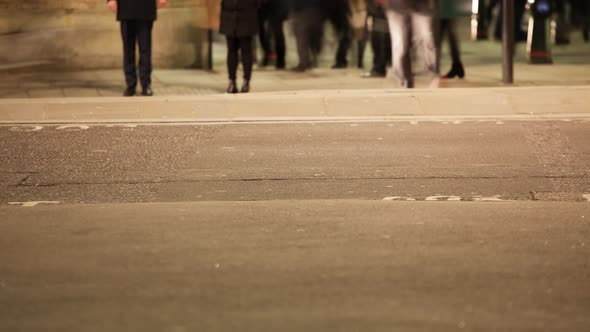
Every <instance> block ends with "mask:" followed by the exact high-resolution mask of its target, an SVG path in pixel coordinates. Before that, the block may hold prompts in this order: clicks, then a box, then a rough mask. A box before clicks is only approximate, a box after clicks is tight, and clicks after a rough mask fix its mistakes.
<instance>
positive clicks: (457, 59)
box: [438, 0, 465, 79]
mask: <svg viewBox="0 0 590 332" xmlns="http://www.w3.org/2000/svg"><path fill="white" fill-rule="evenodd" d="M438 3H439V12H438V17H439V18H440V30H439V33H440V38H438V42H439V46H438V49H439V50H441V49H442V40H443V39H444V37H447V39H448V41H449V50H450V52H451V59H452V65H451V70H449V72H448V73H447V74H446V75H445V76H443V78H447V79H448V78H455V77H459V78H463V77H465V69H464V68H463V62H462V61H461V49H460V45H459V37H458V35H457V27H456V19H457V16H459V8H458V7H457V0H438Z"/></svg>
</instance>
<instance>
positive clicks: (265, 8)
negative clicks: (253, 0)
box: [260, 0, 289, 20]
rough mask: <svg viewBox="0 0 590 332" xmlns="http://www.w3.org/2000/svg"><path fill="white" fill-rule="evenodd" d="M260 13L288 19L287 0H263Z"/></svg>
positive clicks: (278, 18) (265, 15)
mask: <svg viewBox="0 0 590 332" xmlns="http://www.w3.org/2000/svg"><path fill="white" fill-rule="evenodd" d="M260 14H261V15H262V16H264V17H268V18H273V19H277V20H286V19H287V17H288V16H289V5H288V3H287V0H262V2H261V5H260Z"/></svg>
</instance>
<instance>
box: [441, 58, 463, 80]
mask: <svg viewBox="0 0 590 332" xmlns="http://www.w3.org/2000/svg"><path fill="white" fill-rule="evenodd" d="M457 76H458V77H459V78H463V77H465V69H463V64H462V63H461V62H456V63H453V66H452V67H451V70H450V71H449V72H448V73H447V74H446V75H445V76H443V78H455V77H457Z"/></svg>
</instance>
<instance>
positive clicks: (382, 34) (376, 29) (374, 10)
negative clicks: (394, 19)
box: [363, 0, 391, 77]
mask: <svg viewBox="0 0 590 332" xmlns="http://www.w3.org/2000/svg"><path fill="white" fill-rule="evenodd" d="M366 1H367V13H368V16H369V18H370V19H371V27H370V29H371V32H370V36H371V50H372V51H373V66H372V67H371V70H370V71H369V72H367V73H365V74H364V75H363V77H385V76H386V74H387V64H388V62H390V61H391V35H390V33H389V25H388V23H387V16H386V15H385V9H384V8H383V4H382V3H381V2H379V1H376V0H366Z"/></svg>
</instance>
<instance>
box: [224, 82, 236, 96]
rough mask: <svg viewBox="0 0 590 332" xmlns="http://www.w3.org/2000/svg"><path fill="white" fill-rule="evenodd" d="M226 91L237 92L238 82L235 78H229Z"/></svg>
mask: <svg viewBox="0 0 590 332" xmlns="http://www.w3.org/2000/svg"><path fill="white" fill-rule="evenodd" d="M226 92H227V93H238V84H237V83H236V80H230V81H229V85H228V86H227V91H226Z"/></svg>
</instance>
